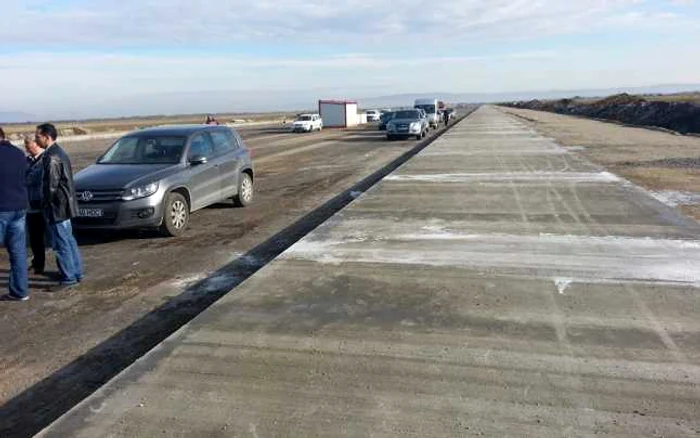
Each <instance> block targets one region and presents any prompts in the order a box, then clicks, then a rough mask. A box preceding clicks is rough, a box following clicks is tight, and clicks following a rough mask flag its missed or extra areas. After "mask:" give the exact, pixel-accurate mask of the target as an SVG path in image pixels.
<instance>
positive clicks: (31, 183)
mask: <svg viewBox="0 0 700 438" xmlns="http://www.w3.org/2000/svg"><path fill="white" fill-rule="evenodd" d="M24 149H25V150H26V151H27V166H28V168H27V190H28V192H29V210H28V211H27V231H28V232H29V246H30V247H31V248H32V265H31V268H32V269H33V270H34V273H35V274H37V275H41V274H43V273H44V266H45V264H46V244H45V235H46V220H45V219H44V214H43V212H42V208H41V198H42V177H43V174H44V168H43V163H42V160H41V156H42V154H43V153H44V150H43V149H42V148H40V147H39V145H38V144H36V141H35V140H34V139H33V138H30V137H25V139H24Z"/></svg>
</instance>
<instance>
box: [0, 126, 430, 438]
mask: <svg viewBox="0 0 700 438" xmlns="http://www.w3.org/2000/svg"><path fill="white" fill-rule="evenodd" d="M240 132H241V135H242V136H243V137H244V139H245V140H246V143H247V146H248V147H249V148H250V149H251V151H252V154H253V161H254V164H255V167H256V181H255V185H256V194H255V196H256V198H255V201H254V203H253V204H252V205H251V206H250V207H248V208H245V209H239V208H234V207H233V206H232V204H228V203H226V204H219V205H215V206H212V207H210V208H207V209H205V210H202V211H199V212H197V213H195V214H193V216H192V217H191V222H190V227H189V230H188V231H187V232H186V234H185V235H184V236H182V237H180V238H162V237H159V236H157V235H156V234H154V233H153V232H149V231H124V232H119V233H111V232H93V233H80V234H79V236H78V237H79V244H80V247H81V251H82V254H83V257H84V262H85V270H86V279H85V281H84V282H83V283H82V284H81V285H80V286H79V287H77V288H75V289H73V290H69V291H64V292H60V293H55V294H53V293H51V292H49V291H47V286H48V283H47V282H46V280H45V279H43V278H40V277H31V278H30V283H31V288H32V295H31V300H30V301H28V302H26V303H3V304H2V305H1V306H0V332H2V333H3V334H4V336H3V337H4V340H3V342H2V343H1V344H0V367H1V369H2V370H3V372H2V373H1V374H0V406H2V405H3V404H4V406H2V407H0V436H8V435H20V436H21V435H23V434H24V432H27V434H28V432H29V431H36V428H37V427H41V426H44V425H46V424H47V421H51V420H52V419H53V418H55V417H56V416H57V415H58V414H60V413H62V412H63V411H65V410H66V409H67V408H69V407H70V406H72V405H73V404H75V403H77V402H78V401H80V400H81V399H82V398H84V397H85V396H87V395H88V394H89V393H91V392H92V391H94V390H95V389H96V388H97V387H99V386H100V385H101V384H102V383H104V381H105V380H106V379H108V378H110V377H111V376H113V375H114V373H115V372H118V371H119V370H121V369H123V368H124V367H125V366H127V365H128V364H130V363H131V362H133V361H134V360H136V359H138V357H140V355H142V354H143V353H145V352H146V351H148V350H149V349H150V348H152V347H153V346H154V345H156V344H157V343H158V342H160V340H162V339H164V338H165V337H166V336H167V335H168V334H170V333H172V332H173V331H174V330H176V329H177V328H178V327H180V326H181V325H182V324H183V323H185V322H187V321H189V320H190V319H191V318H193V317H194V316H195V315H197V314H198V313H199V312H201V311H202V310H203V309H204V308H206V307H207V306H208V305H210V304H211V303H212V302H214V301H215V300H216V299H218V298H219V297H221V296H222V295H223V294H225V293H227V292H228V291H230V290H231V289H232V288H233V287H235V286H236V284H238V283H239V282H240V281H242V280H243V279H245V278H247V276H249V275H250V274H251V273H252V272H254V271H255V270H257V269H259V268H260V267H261V266H262V265H264V264H265V263H267V262H268V261H269V260H270V259H271V258H272V257H274V256H276V254H278V253H279V251H280V249H279V248H285V247H286V246H288V245H289V244H291V243H292V242H293V241H295V240H296V239H298V238H299V237H301V235H303V234H305V233H306V232H308V231H310V229H309V228H310V227H313V226H315V224H316V222H315V221H317V220H318V217H319V215H321V214H323V212H322V211H320V210H319V206H322V205H324V206H325V205H327V204H324V203H327V201H329V200H330V199H335V198H334V197H336V195H338V194H339V193H341V192H343V191H345V190H348V189H350V188H352V187H353V185H354V184H356V183H357V182H358V181H361V180H363V178H365V177H367V176H368V175H370V174H372V173H373V172H375V171H377V170H378V169H381V168H382V167H383V166H386V165H387V164H388V163H390V162H392V161H393V160H395V159H397V157H400V156H402V155H404V154H406V153H407V151H411V150H412V149H413V148H414V147H415V146H416V145H418V144H419V143H418V142H416V141H415V140H407V141H395V142H387V141H386V140H385V138H384V134H383V133H380V132H378V131H376V127H374V126H367V127H363V128H356V129H349V130H330V129H329V130H324V131H323V132H320V133H314V134H291V133H288V132H285V131H284V130H283V129H282V128H281V127H280V126H279V125H276V126H266V127H256V128H247V129H241V130H240ZM112 141H113V140H96V141H83V142H74V143H70V144H64V145H63V146H64V147H65V148H66V150H67V151H68V153H69V154H70V156H71V158H72V160H73V164H74V167H75V169H76V170H77V169H81V168H84V167H85V166H87V165H89V164H91V163H92V162H94V160H95V159H96V157H98V156H99V155H100V154H101V153H102V152H103V151H104V150H105V148H106V147H108V145H109V144H110V143H111V142H112ZM59 143H60V139H59ZM353 190H354V188H353ZM348 196H350V195H348ZM328 208H332V206H330V207H328ZM309 212H311V213H309ZM51 258H52V257H51V254H48V259H49V260H50V259H51ZM51 263H52V262H51ZM8 268H9V264H8V262H7V257H6V255H5V254H4V251H3V253H2V254H1V255H0V289H2V290H3V291H4V290H5V289H6V288H7V277H8ZM47 270H48V271H55V267H54V266H53V265H49V266H48V267H47Z"/></svg>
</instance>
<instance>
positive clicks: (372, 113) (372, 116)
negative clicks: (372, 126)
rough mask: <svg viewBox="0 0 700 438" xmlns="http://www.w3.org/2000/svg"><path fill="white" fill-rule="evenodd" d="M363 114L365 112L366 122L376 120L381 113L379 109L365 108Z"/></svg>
mask: <svg viewBox="0 0 700 438" xmlns="http://www.w3.org/2000/svg"><path fill="white" fill-rule="evenodd" d="M365 114H367V121H368V122H378V121H379V117H380V116H381V113H380V112H379V110H376V109H375V110H367V111H365Z"/></svg>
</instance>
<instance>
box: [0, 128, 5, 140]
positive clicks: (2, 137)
mask: <svg viewBox="0 0 700 438" xmlns="http://www.w3.org/2000/svg"><path fill="white" fill-rule="evenodd" d="M4 139H5V131H3V130H2V128H0V140H4Z"/></svg>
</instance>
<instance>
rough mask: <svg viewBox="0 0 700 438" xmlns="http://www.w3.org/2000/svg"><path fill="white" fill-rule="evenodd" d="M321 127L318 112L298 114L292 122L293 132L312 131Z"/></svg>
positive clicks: (321, 121)
mask: <svg viewBox="0 0 700 438" xmlns="http://www.w3.org/2000/svg"><path fill="white" fill-rule="evenodd" d="M322 129H323V119H321V116H320V115H319V114H299V115H298V116H297V119H296V120H295V121H294V123H292V131H293V132H312V131H320V130H322Z"/></svg>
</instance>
